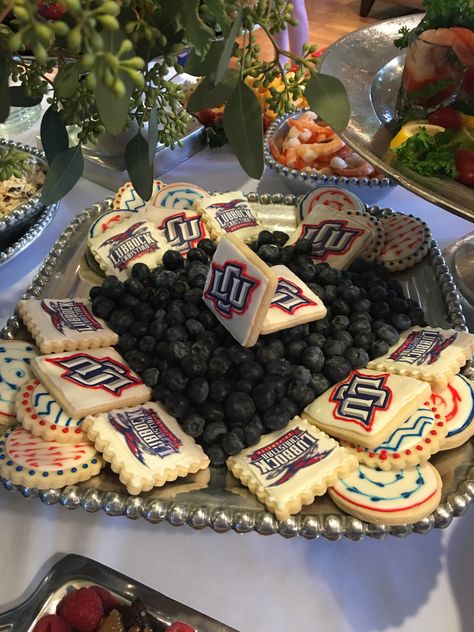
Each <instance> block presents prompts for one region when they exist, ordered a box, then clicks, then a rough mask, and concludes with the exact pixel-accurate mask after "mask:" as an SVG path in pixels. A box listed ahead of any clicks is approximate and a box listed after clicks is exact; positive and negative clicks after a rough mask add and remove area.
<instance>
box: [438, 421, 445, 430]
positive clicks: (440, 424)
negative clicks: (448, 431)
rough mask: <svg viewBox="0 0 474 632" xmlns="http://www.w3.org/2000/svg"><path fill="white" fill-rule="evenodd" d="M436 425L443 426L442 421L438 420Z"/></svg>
mask: <svg viewBox="0 0 474 632" xmlns="http://www.w3.org/2000/svg"><path fill="white" fill-rule="evenodd" d="M436 425H437V426H438V428H442V427H443V426H444V423H443V422H442V421H438V423H437V424H436Z"/></svg>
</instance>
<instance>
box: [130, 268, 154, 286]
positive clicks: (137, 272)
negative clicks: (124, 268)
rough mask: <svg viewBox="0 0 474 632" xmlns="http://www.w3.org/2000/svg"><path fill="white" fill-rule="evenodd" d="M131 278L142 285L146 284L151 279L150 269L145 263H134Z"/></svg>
mask: <svg viewBox="0 0 474 632" xmlns="http://www.w3.org/2000/svg"><path fill="white" fill-rule="evenodd" d="M132 277H133V278H134V279H138V280H139V281H141V282H142V283H148V282H149V281H150V278H151V274H150V268H149V267H148V266H147V265H146V263H135V264H133V266H132Z"/></svg>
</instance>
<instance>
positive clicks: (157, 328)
mask: <svg viewBox="0 0 474 632" xmlns="http://www.w3.org/2000/svg"><path fill="white" fill-rule="evenodd" d="M167 328H168V327H167V324H166V323H165V321H164V320H152V321H151V322H150V323H148V333H149V334H150V336H153V337H154V338H156V340H161V338H162V336H163V335H164V333H165V331H166V330H167Z"/></svg>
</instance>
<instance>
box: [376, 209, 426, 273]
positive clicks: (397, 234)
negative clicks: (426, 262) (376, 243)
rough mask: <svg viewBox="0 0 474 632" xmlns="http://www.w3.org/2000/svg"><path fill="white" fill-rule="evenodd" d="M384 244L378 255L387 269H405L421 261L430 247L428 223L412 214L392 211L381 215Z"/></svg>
mask: <svg viewBox="0 0 474 632" xmlns="http://www.w3.org/2000/svg"><path fill="white" fill-rule="evenodd" d="M381 222H382V227H383V231H384V244H383V247H382V250H381V252H380V254H379V256H378V260H379V262H380V263H383V264H384V266H386V267H387V268H388V269H389V270H405V269H406V268H411V267H412V266H414V265H415V263H418V262H419V261H421V260H422V259H423V258H424V257H426V255H427V254H428V251H429V249H430V247H431V241H432V235H431V231H430V229H429V228H428V225H427V224H426V223H425V222H423V221H422V220H421V219H418V218H417V217H414V216H413V215H405V214H403V213H394V214H393V215H390V216H388V217H382V219H381Z"/></svg>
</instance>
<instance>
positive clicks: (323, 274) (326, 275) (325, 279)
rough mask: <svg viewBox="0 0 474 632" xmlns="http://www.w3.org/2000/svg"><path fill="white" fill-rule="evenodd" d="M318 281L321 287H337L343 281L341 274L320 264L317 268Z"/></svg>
mask: <svg viewBox="0 0 474 632" xmlns="http://www.w3.org/2000/svg"><path fill="white" fill-rule="evenodd" d="M316 280H317V282H318V283H320V284H321V285H337V284H338V283H339V281H340V280H341V272H340V271H339V270H336V269H335V268H330V267H329V266H327V267H326V266H324V264H319V265H318V266H317V267H316Z"/></svg>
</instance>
